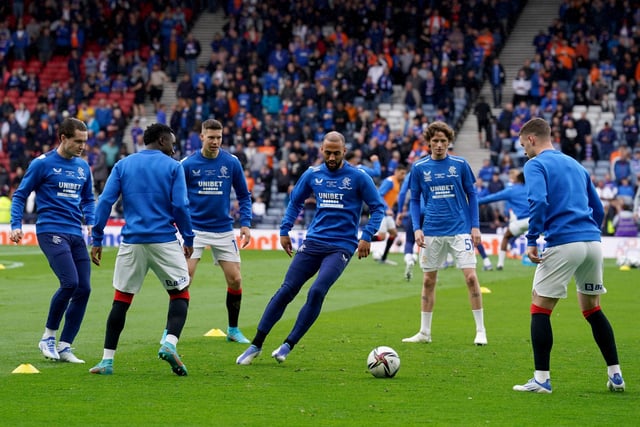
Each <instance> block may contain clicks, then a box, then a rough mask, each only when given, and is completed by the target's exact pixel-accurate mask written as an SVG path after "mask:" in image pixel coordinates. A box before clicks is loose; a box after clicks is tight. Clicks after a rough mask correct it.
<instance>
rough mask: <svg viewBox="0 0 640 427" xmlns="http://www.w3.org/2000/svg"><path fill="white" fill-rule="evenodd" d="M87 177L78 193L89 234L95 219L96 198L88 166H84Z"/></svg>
mask: <svg viewBox="0 0 640 427" xmlns="http://www.w3.org/2000/svg"><path fill="white" fill-rule="evenodd" d="M85 172H86V177H87V179H86V180H85V182H84V185H83V186H82V194H81V195H80V209H81V210H82V215H83V216H84V223H85V225H86V226H87V232H88V233H89V235H91V228H92V227H93V224H95V221H96V216H95V215H96V214H95V212H96V200H95V197H94V195H93V180H92V178H91V171H90V170H89V166H88V165H87V168H86V171H85Z"/></svg>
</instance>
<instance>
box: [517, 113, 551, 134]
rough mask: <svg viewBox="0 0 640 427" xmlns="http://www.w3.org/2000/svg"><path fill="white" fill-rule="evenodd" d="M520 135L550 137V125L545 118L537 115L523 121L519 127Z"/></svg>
mask: <svg viewBox="0 0 640 427" xmlns="http://www.w3.org/2000/svg"><path fill="white" fill-rule="evenodd" d="M520 135H534V136H536V137H538V138H551V127H550V126H549V123H547V121H546V120H544V119H541V118H539V117H536V118H533V119H531V120H529V121H528V122H527V123H525V124H524V125H523V126H522V128H521V129H520Z"/></svg>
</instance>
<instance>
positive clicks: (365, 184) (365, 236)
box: [358, 174, 385, 258]
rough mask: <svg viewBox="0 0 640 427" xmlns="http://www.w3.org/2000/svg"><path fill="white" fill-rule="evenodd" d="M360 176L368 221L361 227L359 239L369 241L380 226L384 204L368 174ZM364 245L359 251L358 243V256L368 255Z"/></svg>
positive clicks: (383, 213) (383, 214)
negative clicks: (368, 214) (368, 213)
mask: <svg viewBox="0 0 640 427" xmlns="http://www.w3.org/2000/svg"><path fill="white" fill-rule="evenodd" d="M360 178H361V181H362V200H363V201H364V202H365V203H366V204H367V206H368V207H369V212H370V217H369V222H367V225H365V226H364V228H363V229H362V234H361V235H360V240H361V241H363V240H364V241H365V242H368V243H370V242H371V238H372V237H373V235H374V234H375V233H376V232H377V231H378V229H379V228H380V224H381V223H382V220H383V219H384V216H385V204H384V201H383V200H382V197H380V194H379V193H378V191H377V190H376V186H375V184H374V183H373V179H372V178H371V177H370V176H368V175H364V174H363V175H362V176H361V177H360ZM364 246H366V245H363V246H362V251H361V250H360V249H361V245H360V244H358V257H359V258H363V257H366V256H368V255H369V250H368V248H366V247H364Z"/></svg>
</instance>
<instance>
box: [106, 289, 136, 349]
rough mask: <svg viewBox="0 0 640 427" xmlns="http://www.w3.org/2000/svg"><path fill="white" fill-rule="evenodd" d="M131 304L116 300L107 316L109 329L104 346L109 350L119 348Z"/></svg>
mask: <svg viewBox="0 0 640 427" xmlns="http://www.w3.org/2000/svg"><path fill="white" fill-rule="evenodd" d="M129 307H131V304H128V303H126V302H123V301H114V302H113V305H112V306H111V312H110V313H109V317H108V318H107V331H106V332H105V337H104V348H106V349H109V350H115V349H116V348H118V341H119V340H120V334H121V333H122V330H123V329H124V324H125V321H126V319H127V310H129Z"/></svg>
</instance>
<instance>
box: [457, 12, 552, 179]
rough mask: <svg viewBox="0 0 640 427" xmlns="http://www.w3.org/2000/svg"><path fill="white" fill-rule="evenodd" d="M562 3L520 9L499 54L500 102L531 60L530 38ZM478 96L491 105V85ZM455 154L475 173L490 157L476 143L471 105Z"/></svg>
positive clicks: (507, 99) (543, 27)
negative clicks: (502, 78) (502, 82)
mask: <svg viewBox="0 0 640 427" xmlns="http://www.w3.org/2000/svg"><path fill="white" fill-rule="evenodd" d="M561 3H562V1H561V0H530V1H528V2H527V5H526V6H525V7H524V9H523V10H522V13H521V14H520V16H519V18H518V20H517V21H516V23H515V25H514V27H513V31H512V32H511V34H510V35H509V38H508V39H507V42H506V44H505V46H504V48H503V49H502V51H501V52H500V56H499V57H500V63H501V64H502V66H503V67H504V71H505V74H506V76H507V78H506V83H505V85H504V88H503V92H502V102H503V103H504V102H511V98H512V96H513V87H512V83H513V79H514V78H515V77H516V74H517V73H518V70H519V69H520V67H522V64H523V63H524V61H525V59H532V58H533V56H534V54H535V49H534V47H533V44H532V42H533V38H534V37H535V36H536V34H538V32H539V31H540V30H546V29H547V27H548V26H549V25H551V23H552V22H553V20H554V19H555V18H557V17H558V10H559V9H560V4H561ZM480 96H484V98H485V99H486V100H487V102H489V103H490V104H493V101H492V100H493V96H492V94H491V85H490V84H489V82H485V84H484V85H483V87H482V90H481V91H480ZM500 112H501V109H499V108H494V109H493V115H494V116H496V117H497V116H498V115H499V114H500ZM455 153H456V154H457V155H459V156H463V157H465V158H466V159H467V161H468V162H469V163H470V164H471V168H472V170H473V171H474V172H477V171H478V170H479V169H480V168H481V166H482V160H483V159H485V158H488V157H489V150H488V149H486V148H484V145H483V144H480V142H479V141H478V126H477V121H476V115H475V114H473V105H472V106H470V112H469V114H468V115H467V117H466V119H465V120H464V122H463V125H462V127H461V128H460V130H459V132H458V136H457V138H456V142H455Z"/></svg>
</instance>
